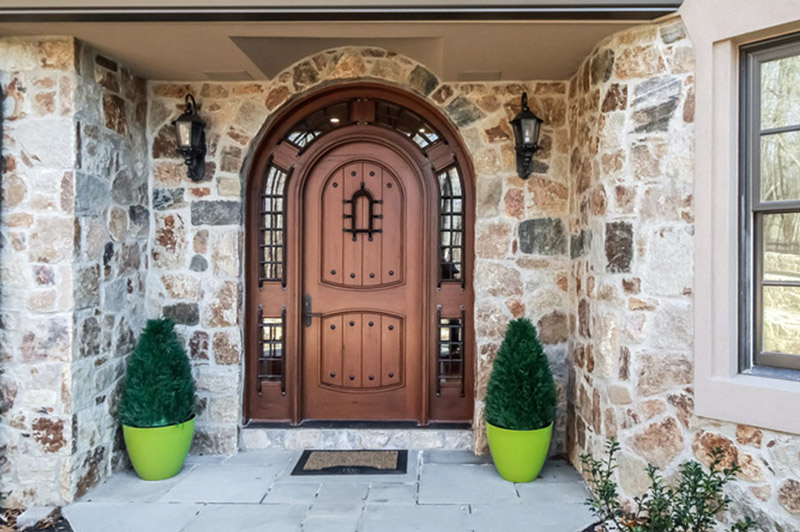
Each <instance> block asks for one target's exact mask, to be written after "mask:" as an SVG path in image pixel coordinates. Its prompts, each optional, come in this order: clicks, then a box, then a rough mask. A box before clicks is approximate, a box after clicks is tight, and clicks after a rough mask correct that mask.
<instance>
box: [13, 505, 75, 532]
mask: <svg viewBox="0 0 800 532" xmlns="http://www.w3.org/2000/svg"><path fill="white" fill-rule="evenodd" d="M21 513H22V510H15V509H11V508H0V532H72V527H70V526H69V523H68V522H67V520H66V519H65V518H64V516H62V515H61V510H56V511H55V512H53V513H52V514H51V515H50V517H48V518H47V519H43V520H41V521H39V522H38V523H36V526H33V527H28V528H25V529H21V528H19V527H18V526H17V516H18V515H19V514H21Z"/></svg>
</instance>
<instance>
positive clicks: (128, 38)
mask: <svg viewBox="0 0 800 532" xmlns="http://www.w3.org/2000/svg"><path fill="white" fill-rule="evenodd" d="M631 24H633V22H631V21H621V22H592V23H585V22H550V21H548V22H533V21H527V22H430V23H427V22H403V23H390V22H358V23H344V22H315V23H299V22H280V23H269V22H136V23H124V22H113V23H110V22H92V23H80V22H78V23H76V22H64V23H60V22H28V23H6V22H0V35H73V36H75V37H78V38H79V39H82V40H84V41H86V42H88V43H90V44H91V45H92V46H94V47H96V48H97V49H99V50H101V51H102V52H104V53H106V54H108V55H109V56H111V57H113V58H115V59H117V60H119V61H122V62H123V63H125V64H127V65H129V66H130V67H131V68H133V69H134V70H135V71H136V72H137V73H138V74H139V75H141V76H144V77H146V78H148V79H163V80H206V79H211V78H214V77H219V76H220V75H224V74H226V73H228V74H229V75H228V76H223V77H228V78H229V79H266V78H268V77H270V76H272V75H274V74H275V73H276V72H278V71H280V70H282V69H283V68H285V67H288V66H289V65H290V64H292V63H293V62H295V61H297V60H298V59H300V58H302V57H305V56H307V55H309V54H310V53H314V52H317V51H321V50H324V49H327V48H331V47H335V46H341V45H344V44H348V43H352V44H357V45H369V46H377V47H381V48H386V49H390V50H392V51H395V52H398V53H402V54H406V55H408V56H410V57H412V58H413V59H415V60H417V61H419V62H421V63H423V64H425V65H427V66H428V67H429V68H430V69H431V70H433V71H434V72H435V73H436V74H437V75H439V76H440V77H441V78H442V79H444V80H458V79H488V80H491V79H498V78H499V79H503V80H522V79H565V78H567V77H569V76H570V75H572V74H573V73H574V72H575V70H576V69H577V67H578V66H579V64H580V62H581V60H582V59H583V58H584V57H586V55H587V54H588V53H589V52H590V51H591V49H592V47H593V46H594V45H595V44H596V43H597V42H598V41H600V40H601V39H603V38H604V37H605V36H607V35H610V34H612V33H614V32H615V31H618V30H620V29H623V28H625V27H629V26H630V25H631ZM237 43H238V45H237ZM209 73H211V76H209ZM498 73H499V75H498Z"/></svg>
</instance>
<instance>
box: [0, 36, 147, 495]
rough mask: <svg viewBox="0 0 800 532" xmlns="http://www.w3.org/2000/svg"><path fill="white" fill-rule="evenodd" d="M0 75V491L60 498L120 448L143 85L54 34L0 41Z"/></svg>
mask: <svg viewBox="0 0 800 532" xmlns="http://www.w3.org/2000/svg"><path fill="white" fill-rule="evenodd" d="M0 83H2V89H3V118H4V122H3V145H2V149H3V152H2V153H3V163H4V170H3V174H2V205H1V206H0V207H1V208H2V211H0V290H2V296H1V297H2V300H0V318H1V319H2V324H1V326H0V363H2V369H1V370H0V371H2V373H0V456H2V458H0V497H2V499H3V504H4V505H6V504H7V505H11V506H18V505H21V506H25V505H28V504H60V503H63V502H67V501H70V500H72V498H74V497H75V496H77V495H80V494H82V493H84V492H85V491H86V490H87V489H89V488H90V487H92V486H93V485H95V484H96V483H97V482H99V480H100V479H101V478H103V477H104V476H105V475H106V474H108V472H109V471H110V468H111V464H112V462H114V463H116V462H118V458H119V457H120V456H122V455H121V454H119V453H117V454H116V455H115V454H114V448H115V435H116V433H117V431H118V428H117V425H116V423H115V421H114V419H113V417H112V414H113V411H114V404H115V397H116V388H117V385H118V383H119V380H120V377H121V375H122V373H123V370H124V368H123V361H124V356H125V355H127V354H128V353H129V352H130V350H131V347H132V345H133V338H134V334H135V332H134V331H136V330H137V329H138V328H139V327H140V325H141V320H140V317H141V316H143V314H144V313H143V311H141V310H137V309H140V308H141V307H142V306H143V302H144V284H143V282H142V279H141V277H142V276H143V275H144V269H145V267H146V261H145V258H146V257H144V256H143V255H142V253H143V252H144V251H145V249H146V239H147V231H146V227H147V223H148V220H149V215H148V210H147V208H146V206H145V205H146V204H147V194H146V187H147V183H146V180H145V178H146V174H145V172H144V171H143V170H144V165H145V163H146V159H145V158H144V157H143V155H144V152H143V148H144V117H145V108H144V97H145V92H144V84H143V82H142V80H138V79H135V78H134V77H133V76H132V75H131V73H130V71H128V70H126V69H124V68H122V67H120V66H118V65H116V64H115V63H113V62H112V61H109V60H107V59H105V58H102V57H100V56H97V55H96V54H95V52H94V51H92V50H91V49H89V48H88V47H86V46H82V45H81V44H80V43H78V42H77V41H75V40H74V39H71V38H58V37H52V38H51V37H48V38H8V39H2V40H0ZM116 448H117V450H119V445H118V444H116Z"/></svg>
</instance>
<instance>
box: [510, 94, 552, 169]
mask: <svg viewBox="0 0 800 532" xmlns="http://www.w3.org/2000/svg"><path fill="white" fill-rule="evenodd" d="M543 122H544V121H543V120H542V119H541V118H539V117H538V116H536V115H535V114H533V111H531V110H530V109H529V108H528V93H527V92H524V93H522V111H520V113H519V114H518V115H517V116H515V117H514V120H512V121H511V127H512V128H513V129H514V139H515V140H516V150H517V175H519V176H520V177H521V178H522V179H528V177H530V175H531V172H532V171H533V155H534V154H535V153H536V152H537V151H539V150H540V149H542V147H541V146H539V133H540V131H541V129H542V123H543Z"/></svg>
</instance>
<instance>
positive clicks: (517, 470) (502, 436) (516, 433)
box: [486, 423, 553, 483]
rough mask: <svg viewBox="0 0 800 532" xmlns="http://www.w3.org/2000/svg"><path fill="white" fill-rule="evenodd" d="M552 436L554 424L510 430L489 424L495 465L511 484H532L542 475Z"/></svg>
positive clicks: (488, 431) (487, 431)
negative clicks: (536, 428)
mask: <svg viewBox="0 0 800 532" xmlns="http://www.w3.org/2000/svg"><path fill="white" fill-rule="evenodd" d="M552 435H553V424H552V423H551V424H550V425H549V426H547V427H545V428H543V429H538V430H508V429H502V428H500V427H495V426H494V425H492V424H491V423H486V436H487V438H488V439H489V451H490V452H491V453H492V459H493V460H494V465H495V467H496V468H497V472H498V473H500V476H501V477H503V478H504V479H506V480H508V481H509V482H518V483H522V482H531V481H533V480H535V479H536V477H538V476H539V472H540V471H541V470H542V466H544V461H545V460H546V459H547V451H548V450H549V449H550V438H551V437H552Z"/></svg>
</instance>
